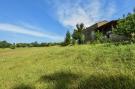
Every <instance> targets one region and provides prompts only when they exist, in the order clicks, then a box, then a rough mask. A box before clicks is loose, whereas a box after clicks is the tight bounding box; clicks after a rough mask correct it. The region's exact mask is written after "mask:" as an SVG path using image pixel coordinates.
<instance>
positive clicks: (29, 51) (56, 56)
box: [0, 44, 135, 89]
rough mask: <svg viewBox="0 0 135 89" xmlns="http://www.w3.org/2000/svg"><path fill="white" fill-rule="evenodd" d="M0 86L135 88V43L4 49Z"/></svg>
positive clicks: (8, 88) (9, 88) (18, 88)
mask: <svg viewBox="0 0 135 89" xmlns="http://www.w3.org/2000/svg"><path fill="white" fill-rule="evenodd" d="M0 89H135V45H119V46H115V45H108V44H102V45H100V44H99V45H82V46H68V47H59V46H54V47H39V48H17V49H14V50H12V49H0Z"/></svg>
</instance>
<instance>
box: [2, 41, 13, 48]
mask: <svg viewBox="0 0 135 89" xmlns="http://www.w3.org/2000/svg"><path fill="white" fill-rule="evenodd" d="M11 45H12V44H10V43H8V42H7V41H0V48H9V47H10V46H11Z"/></svg>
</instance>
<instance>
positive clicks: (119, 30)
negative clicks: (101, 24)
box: [113, 12, 135, 40]
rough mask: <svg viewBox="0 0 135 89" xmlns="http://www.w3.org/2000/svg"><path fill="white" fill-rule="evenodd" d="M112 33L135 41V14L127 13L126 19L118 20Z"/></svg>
mask: <svg viewBox="0 0 135 89" xmlns="http://www.w3.org/2000/svg"><path fill="white" fill-rule="evenodd" d="M113 30H114V33H116V34H118V35H125V36H127V37H128V38H130V39H131V40H134V39H135V12H134V13H129V14H128V15H127V16H126V17H125V16H123V18H122V19H120V20H119V22H118V25H117V27H116V28H114V29H113Z"/></svg>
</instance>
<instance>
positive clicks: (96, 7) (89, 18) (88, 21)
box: [49, 0, 116, 27]
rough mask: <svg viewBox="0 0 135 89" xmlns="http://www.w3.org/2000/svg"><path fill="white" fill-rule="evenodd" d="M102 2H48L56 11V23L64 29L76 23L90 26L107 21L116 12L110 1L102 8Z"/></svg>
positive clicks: (97, 0) (64, 0) (72, 0)
mask: <svg viewBox="0 0 135 89" xmlns="http://www.w3.org/2000/svg"><path fill="white" fill-rule="evenodd" d="M103 1H104V0H85V1H84V0H59V1H58V0H57V1H56V0H50V2H49V3H51V6H54V9H55V10H56V14H57V17H56V19H58V21H59V22H60V23H61V24H63V25H64V26H66V27H69V26H70V27H74V26H75V25H76V24H77V23H82V22H83V23H84V24H85V25H86V26H90V25H92V24H94V23H95V22H97V21H100V20H103V19H108V18H111V17H112V16H113V14H114V13H115V12H116V5H115V3H114V2H112V1H110V2H108V3H107V5H106V6H105V7H103V3H102V2H103Z"/></svg>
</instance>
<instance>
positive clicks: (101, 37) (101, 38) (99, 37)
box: [95, 31, 103, 43]
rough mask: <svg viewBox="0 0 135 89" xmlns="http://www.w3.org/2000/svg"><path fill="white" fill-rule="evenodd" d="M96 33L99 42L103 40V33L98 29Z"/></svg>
mask: <svg viewBox="0 0 135 89" xmlns="http://www.w3.org/2000/svg"><path fill="white" fill-rule="evenodd" d="M95 35H96V41H97V42H99V43H101V42H103V33H101V32H99V31H97V32H96V34H95Z"/></svg>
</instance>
